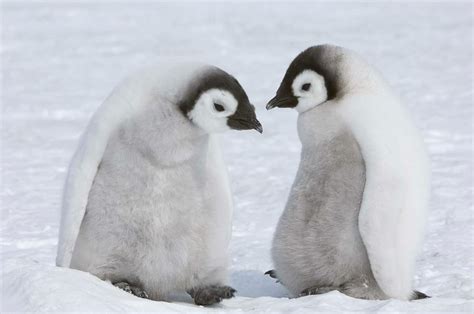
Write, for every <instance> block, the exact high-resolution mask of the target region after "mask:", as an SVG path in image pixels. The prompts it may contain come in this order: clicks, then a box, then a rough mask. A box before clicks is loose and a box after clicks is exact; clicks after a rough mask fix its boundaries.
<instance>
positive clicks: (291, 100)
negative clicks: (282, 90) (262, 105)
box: [266, 94, 298, 110]
mask: <svg viewBox="0 0 474 314" xmlns="http://www.w3.org/2000/svg"><path fill="white" fill-rule="evenodd" d="M297 104H298V98H296V97H295V96H283V97H282V96H279V95H278V94H277V95H276V96H275V97H273V98H272V99H271V100H270V101H269V102H268V104H267V106H266V108H267V110H270V109H273V108H275V107H279V108H293V107H296V105H297Z"/></svg>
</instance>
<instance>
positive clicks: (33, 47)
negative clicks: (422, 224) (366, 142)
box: [0, 1, 474, 313]
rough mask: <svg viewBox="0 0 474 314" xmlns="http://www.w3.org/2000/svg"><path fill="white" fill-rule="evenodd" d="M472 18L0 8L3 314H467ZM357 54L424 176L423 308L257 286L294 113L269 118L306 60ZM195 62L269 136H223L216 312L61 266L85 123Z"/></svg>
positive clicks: (415, 12) (370, 8)
mask: <svg viewBox="0 0 474 314" xmlns="http://www.w3.org/2000/svg"><path fill="white" fill-rule="evenodd" d="M472 22H473V21H472V4H471V3H470V2H456V3H448V2H444V3H429V2H418V3H416V4H414V3H408V2H404V3H403V4H400V3H387V2H385V3H378V4H377V3H371V4H367V3H362V2H357V3H348V2H345V3H338V4H330V3H303V2H298V3H293V4H288V3H281V2H279V3H270V2H259V3H250V2H244V3H240V4H239V3H236V2H230V3H195V4H190V3H171V2H166V3H163V2H160V3H155V2H141V3H134V4H133V5H132V4H127V3H124V2H103V3H99V4H97V3H93V2H74V3H69V4H66V3H61V2H59V1H57V2H51V1H47V2H34V3H26V2H3V3H2V45H1V54H2V55H1V58H2V98H1V99H2V100H1V103H2V119H1V121H2V131H1V136H2V140H1V144H2V146H1V148H2V157H1V158H2V162H1V169H2V176H1V178H2V189H1V193H2V196H1V215H2V219H1V239H0V243H1V250H2V251H1V253H2V254H1V261H2V263H1V265H2V277H1V278H2V299H1V307H0V308H1V310H2V311H73V310H74V311H150V312H151V311H154V312H191V311H195V312H205V311H209V310H212V311H216V312H226V311H228V312H263V311H267V312H292V311H295V312H307V313H312V312H315V311H365V312H385V311H397V312H405V311H422V312H431V311H445V312H459V311H470V312H472V311H473V310H474V302H473V298H474V289H473V288H474V286H473V273H474V269H473V267H474V266H473V265H474V241H473V240H474V233H473V206H472V193H473V184H472V173H473V169H472V149H473V146H472V127H473V123H472V114H473V113H472V107H473V106H472V66H473V64H472V55H473V51H472ZM325 42H329V43H334V44H338V45H341V46H346V47H349V48H352V49H354V50H356V51H358V52H359V53H360V54H362V55H363V56H365V57H366V58H367V59H368V60H370V61H371V62H372V63H373V64H374V65H375V66H377V67H378V68H379V69H380V70H381V71H382V72H383V73H384V74H385V76H386V77H387V79H388V80H389V81H390V83H391V84H392V85H393V87H394V88H395V89H396V90H397V91H398V92H399V93H400V95H401V97H402V99H403V100H404V101H405V103H406V105H407V107H408V108H409V109H410V111H411V112H412V114H413V116H414V118H415V120H416V123H417V126H418V127H419V128H420V129H421V130H422V134H423V137H424V140H425V142H426V144H427V146H428V148H429V152H430V156H431V160H432V164H433V178H432V197H431V213H430V216H429V222H428V228H427V235H426V241H425V243H424V246H423V250H422V253H421V255H420V257H419V259H418V263H417V271H416V274H417V275H416V278H415V286H416V288H417V289H418V290H420V291H423V292H425V293H427V294H429V295H431V296H433V297H432V298H431V299H425V300H419V301H412V302H404V301H398V300H384V301H366V300H358V299H353V298H350V297H347V296H345V295H343V294H340V293H338V292H331V293H328V294H325V295H319V296H308V297H304V298H298V299H289V298H288V293H287V292H286V290H285V289H284V288H283V287H281V286H280V285H279V284H277V283H275V282H274V281H273V280H272V279H270V278H268V277H267V276H264V275H263V272H265V271H266V270H268V269H271V268H272V263H271V258H270V246H271V239H272V234H273V231H274V229H275V225H276V222H277V220H278V218H279V215H280V213H281V211H282V210H283V207H284V204H285V202H286V197H287V195H288V192H289V189H290V186H291V183H292V180H293V178H294V175H295V172H296V168H297V164H298V158H299V149H300V144H299V141H298V139H297V134H296V112H294V111H290V110H283V109H280V110H278V109H275V110H272V111H271V112H267V111H266V110H265V109H264V104H265V103H266V101H268V100H269V99H270V98H271V97H272V96H273V95H274V92H275V91H276V88H277V87H278V84H279V82H280V79H281V78H282V76H283V74H284V71H285V70H286V67H287V66H288V64H289V62H290V61H291V60H292V59H293V57H294V56H295V55H296V54H297V53H298V52H299V51H301V50H303V49H304V48H306V47H308V46H310V45H314V44H319V43H325ZM189 58H192V59H196V60H201V61H207V62H210V63H213V64H216V65H218V66H220V67H222V68H223V69H225V70H227V71H229V72H230V73H232V74H234V75H235V76H236V77H237V78H238V79H239V81H240V82H241V83H242V85H243V86H244V87H245V88H246V90H247V92H248V94H249V97H250V99H251V100H252V101H253V102H254V104H255V105H256V106H257V115H258V117H259V119H260V120H261V122H262V124H263V127H264V134H263V135H260V134H258V133H257V132H250V131H248V132H229V133H227V134H224V135H223V136H221V143H222V144H223V145H222V146H223V150H224V153H225V158H226V161H227V163H228V167H229V172H230V178H231V181H232V189H233V192H234V201H235V213H234V227H233V238H232V242H231V260H232V263H231V269H230V271H231V276H230V277H231V278H230V279H231V283H232V285H233V286H234V287H235V288H236V289H237V290H238V293H237V297H236V298H234V299H231V300H226V301H224V302H223V303H222V304H219V305H215V306H213V307H212V308H203V307H198V306H195V305H193V304H192V303H191V300H190V298H189V297H186V296H177V300H178V301H177V302H172V303H166V302H155V301H149V300H142V299H139V298H135V297H133V296H132V295H128V294H127V293H125V292H122V291H121V290H119V289H117V288H115V287H113V286H111V285H110V284H109V283H107V282H103V281H100V280H99V279H97V278H95V277H94V276H92V275H90V274H87V273H82V272H79V271H75V270H70V269H63V268H57V267H55V266H54V259H55V255H56V245H57V235H58V224H59V208H60V197H61V190H62V184H63V181H64V178H65V173H66V168H67V165H68V162H69V160H70V158H71V156H72V153H73V151H74V149H75V147H76V145H77V141H78V138H79V135H80V133H81V132H82V130H83V129H84V127H85V125H86V123H87V121H88V119H89V117H90V116H91V114H92V113H93V112H94V110H95V109H96V108H97V107H98V106H99V105H100V103H101V102H102V101H103V99H104V98H105V97H106V96H107V94H108V93H109V92H110V90H111V89H112V88H113V86H114V85H115V84H116V83H117V82H118V81H119V80H120V79H121V78H122V77H124V76H125V75H126V74H127V73H129V72H130V71H131V70H132V69H135V68H137V67H139V66H141V65H146V64H152V63H156V62H158V61H167V60H181V59H183V60H184V59H189Z"/></svg>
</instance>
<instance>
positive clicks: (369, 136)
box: [267, 45, 430, 300]
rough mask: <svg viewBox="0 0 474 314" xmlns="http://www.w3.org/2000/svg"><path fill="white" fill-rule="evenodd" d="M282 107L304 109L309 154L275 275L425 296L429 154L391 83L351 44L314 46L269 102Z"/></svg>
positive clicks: (292, 281)
mask: <svg viewBox="0 0 474 314" xmlns="http://www.w3.org/2000/svg"><path fill="white" fill-rule="evenodd" d="M274 107H290V108H295V109H296V110H297V111H298V112H299V116H298V135H299V138H300V140H301V144H302V151H301V160H300V164H299V169H298V172H297V175H296V178H295V181H294V183H293V186H292V188H291V193H290V196H289V199H288V201H287V204H286V207H285V209H284V211H283V214H282V216H281V218H280V221H279V223H278V226H277V229H276V232H275V235H274V239H273V247H272V256H273V261H274V266H275V271H274V272H273V271H270V275H275V276H276V277H278V279H279V280H280V281H281V282H282V283H283V285H285V286H286V287H287V288H288V289H289V290H290V291H291V292H292V294H294V295H307V294H319V293H324V292H327V291H331V290H339V291H341V292H343V293H345V294H347V295H350V296H353V297H357V298H364V299H386V298H398V299H403V300H409V299H413V298H421V297H424V296H425V295H424V294H422V293H420V292H416V291H415V292H414V291H413V287H412V280H413V276H414V268H415V260H416V255H417V253H418V250H419V246H420V242H421V240H422V238H423V234H424V226H425V220H426V215H427V207H428V198H429V190H430V186H429V182H430V179H429V177H430V171H429V160H428V157H427V153H426V151H425V148H424V145H423V142H422V139H421V137H420V134H419V132H418V131H417V129H416V128H415V126H414V124H413V122H412V121H411V119H410V118H409V116H408V115H407V113H406V112H405V111H404V109H403V108H402V106H401V105H400V102H399V99H398V98H397V97H396V96H395V95H394V94H393V92H392V91H391V89H390V88H389V86H388V84H387V83H386V82H385V81H384V79H383V78H382V77H381V76H380V75H379V73H377V72H376V71H375V70H374V69H373V68H371V67H370V66H369V65H368V64H367V63H365V62H364V61H362V60H361V58H360V57H358V56H357V55H356V54H355V53H353V52H352V51H350V50H347V49H344V48H341V47H336V46H331V45H321V46H315V47H310V48H308V49H307V50H305V51H303V52H302V53H300V54H299V55H298V56H297V57H296V58H295V59H294V60H293V62H292V63H291V64H290V66H289V68H288V70H287V71H286V74H285V76H284V78H283V81H282V82H281V85H280V87H279V89H278V91H277V93H276V96H275V97H274V98H273V99H272V100H271V101H270V102H269V103H268V104H267V109H271V108H274ZM425 297H426V296H425Z"/></svg>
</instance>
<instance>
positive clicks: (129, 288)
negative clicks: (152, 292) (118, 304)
mask: <svg viewBox="0 0 474 314" xmlns="http://www.w3.org/2000/svg"><path fill="white" fill-rule="evenodd" d="M114 286H116V287H117V288H119V289H122V290H123V291H125V292H128V293H130V294H133V295H134V296H137V297H139V298H143V299H149V297H148V294H147V293H146V292H145V290H143V289H141V288H139V287H137V286H133V285H131V284H129V283H128V282H126V281H121V282H117V283H114Z"/></svg>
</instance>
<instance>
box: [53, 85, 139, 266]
mask: <svg viewBox="0 0 474 314" xmlns="http://www.w3.org/2000/svg"><path fill="white" fill-rule="evenodd" d="M122 91H123V90H122ZM122 91H121V90H120V89H119V88H117V89H116V90H114V92H112V94H111V95H110V96H109V97H108V98H107V99H106V100H105V102H104V103H103V104H102V105H101V106H100V108H99V109H98V110H97V112H96V113H95V114H94V116H93V117H92V119H91V121H90V122H89V125H88V126H87V128H86V131H85V132H84V134H83V135H82V137H81V139H80V142H79V146H78V148H77V151H76V153H75V154H74V156H73V158H72V161H71V163H70V165H69V171H68V174H67V178H66V183H65V186H64V191H63V202H62V209H61V222H60V228H59V242H58V253H57V257H56V265H57V266H62V267H69V266H70V264H71V258H72V254H73V251H74V246H75V243H76V239H77V236H78V234H79V229H80V227H81V223H82V219H83V218H84V215H85V213H86V207H87V201H88V197H89V191H90V189H91V187H92V183H93V181H94V178H95V176H96V173H97V169H98V167H99V164H100V162H101V161H102V157H103V155H104V152H105V148H106V146H107V143H108V140H109V137H110V135H111V133H112V132H113V131H114V130H115V129H116V127H117V126H118V125H119V123H120V122H121V121H122V120H123V119H124V118H125V117H127V116H130V115H131V114H133V112H134V111H136V108H132V106H131V105H130V103H129V102H127V101H126V99H127V97H126V96H127V95H124V93H123V92H122Z"/></svg>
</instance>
